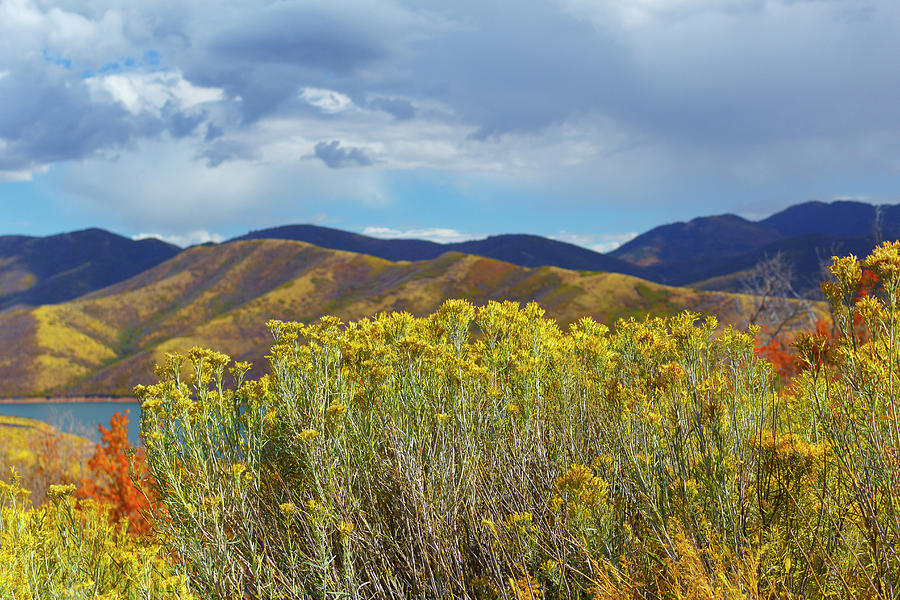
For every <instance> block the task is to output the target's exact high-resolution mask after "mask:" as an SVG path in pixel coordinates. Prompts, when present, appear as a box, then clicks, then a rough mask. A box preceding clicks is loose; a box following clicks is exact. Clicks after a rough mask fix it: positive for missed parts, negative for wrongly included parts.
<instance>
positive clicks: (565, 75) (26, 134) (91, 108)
mask: <svg viewBox="0 0 900 600" xmlns="http://www.w3.org/2000/svg"><path fill="white" fill-rule="evenodd" d="M898 31H900V3H898V2H896V0H516V1H515V2H512V1H507V0H490V1H485V0H453V1H452V2H447V1H445V0H442V1H432V0H422V1H419V2H406V1H403V0H390V1H387V0H385V1H381V0H340V1H339V2H335V1H333V0H331V1H328V2H295V1H291V0H282V1H272V0H266V1H262V0H242V1H241V2H230V3H223V2H219V1H215V2H213V1H206V0H154V1H153V2H146V1H145V0H115V1H112V0H78V1H70V0H60V1H55V2H46V1H42V0H0V234H7V233H10V234H11V233H16V234H27V235H47V234H52V233H58V232H63V231H72V230H76V229H83V228H86V227H102V228H105V229H109V230H111V231H116V232H118V233H121V234H123V235H128V236H132V237H141V236H158V237H162V238H163V239H167V240H169V241H172V242H174V243H177V244H179V245H187V244H191V243H197V242H203V241H208V240H213V241H219V240H222V239H227V238H229V237H232V236H236V235H240V234H242V233H245V232H247V231H249V230H253V229H261V228H265V227H272V226H277V225H284V224H289V223H316V224H320V225H323V226H328V227H335V228H339V229H345V230H350V231H356V232H361V233H367V234H370V235H376V236H381V237H420V238H427V239H433V240H435V241H459V240H463V239H473V238H479V237H484V236H486V235H489V234H496V233H534V234H539V235H545V236H549V237H553V238H555V239H560V240H564V241H569V242H573V243H577V244H580V245H583V246H586V247H589V248H593V249H596V250H599V251H608V250H611V249H613V248H615V247H616V245H617V244H620V243H622V242H624V241H626V240H628V239H630V237H633V236H634V235H635V234H636V233H639V232H643V231H646V230H648V229H650V228H652V227H654V226H656V225H659V224H662V223H667V222H673V221H679V220H689V219H691V218H694V217H697V216H702V215H712V214H722V213H729V212H730V213H736V214H740V215H742V216H745V217H747V218H753V219H758V218H762V217H765V216H767V215H769V214H771V213H773V212H776V211H778V210H780V209H782V208H784V207H786V206H789V205H791V204H796V203H798V202H804V201H808V200H821V201H831V200H834V199H844V198H852V199H859V200H863V201H867V202H873V203H897V202H900V186H898V184H900V77H898V75H897V74H898V72H900V69H898V67H900V64H898V62H900V36H898V35H897V32H898Z"/></svg>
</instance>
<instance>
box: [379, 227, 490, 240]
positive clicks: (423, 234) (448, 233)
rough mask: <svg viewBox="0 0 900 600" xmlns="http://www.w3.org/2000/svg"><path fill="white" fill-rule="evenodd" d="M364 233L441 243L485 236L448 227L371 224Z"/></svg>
mask: <svg viewBox="0 0 900 600" xmlns="http://www.w3.org/2000/svg"><path fill="white" fill-rule="evenodd" d="M362 233H363V235H368V236H371V237H377V238H383V239H403V240H409V239H412V240H429V241H432V242H437V243H439V244H452V243H454V242H465V241H467V240H474V239H479V238H481V237H484V236H483V235H480V234H476V233H464V232H462V231H457V230H456V229H450V228H446V227H430V228H422V229H393V228H391V227H375V226H369V227H366V228H365V229H363V231H362Z"/></svg>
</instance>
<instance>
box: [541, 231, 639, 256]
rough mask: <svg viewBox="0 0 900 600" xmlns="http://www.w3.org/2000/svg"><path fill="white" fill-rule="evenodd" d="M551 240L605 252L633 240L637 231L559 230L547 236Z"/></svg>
mask: <svg viewBox="0 0 900 600" xmlns="http://www.w3.org/2000/svg"><path fill="white" fill-rule="evenodd" d="M548 237H549V238H550V239H552V240H558V241H560V242H568V243H569V244H575V245H576V246H581V247H583V248H587V249H588V250H593V251H594V252H601V253H604V254H605V253H607V252H612V251H613V250H615V249H616V248H618V247H619V246H621V245H622V244H624V243H625V242H628V241H631V240H633V239H634V238H635V237H637V232H634V231H629V232H627V233H570V232H567V231H560V232H559V233H556V234H554V235H550V236H548Z"/></svg>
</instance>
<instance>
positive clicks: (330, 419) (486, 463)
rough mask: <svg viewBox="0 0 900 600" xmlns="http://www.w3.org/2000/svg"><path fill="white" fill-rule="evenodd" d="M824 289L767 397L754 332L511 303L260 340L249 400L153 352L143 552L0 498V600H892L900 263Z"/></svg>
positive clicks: (889, 250) (196, 361) (213, 364)
mask: <svg viewBox="0 0 900 600" xmlns="http://www.w3.org/2000/svg"><path fill="white" fill-rule="evenodd" d="M864 269H865V270H867V271H868V272H869V273H871V274H872V276H873V277H874V279H875V280H876V281H877V285H875V286H873V287H871V288H869V289H867V290H866V292H865V293H860V283H861V281H862V280H863V270H864ZM831 272H832V276H833V280H832V281H830V282H828V283H827V284H825V285H824V286H823V291H824V292H825V294H826V296H827V297H828V299H829V301H830V302H831V305H832V310H833V312H832V315H833V322H834V330H833V334H831V335H824V334H815V333H810V334H808V335H802V336H799V337H798V338H797V339H796V348H797V353H798V360H799V363H800V373H799V374H798V375H797V376H796V378H795V379H794V380H793V381H791V382H786V383H784V384H782V383H779V382H778V381H777V380H776V378H775V377H774V376H773V373H772V368H771V365H769V364H768V363H767V362H766V361H764V360H762V359H760V358H759V357H758V356H757V352H756V351H755V343H756V339H755V332H754V331H750V332H743V331H736V330H733V329H730V328H724V329H722V328H720V327H719V326H718V323H716V322H715V319H712V318H703V317H700V316H699V315H696V314H692V313H682V314H678V315H675V316H667V317H659V318H650V319H646V320H642V321H635V320H627V321H620V322H619V323H618V324H617V326H616V327H615V331H614V332H611V331H609V330H608V329H607V327H605V326H603V325H601V324H599V323H597V322H595V321H593V320H591V319H587V318H586V319H582V320H579V321H576V322H575V323H574V324H572V325H571V326H570V327H567V328H562V327H560V326H559V325H558V324H557V322H556V321H554V320H551V319H548V318H545V316H544V313H543V311H542V310H541V309H540V308H539V307H538V306H537V305H535V304H530V305H528V306H526V307H524V308H523V307H520V306H519V305H518V304H515V303H508V302H506V303H501V302H488V303H486V304H485V305H484V306H481V307H476V306H473V305H472V304H470V303H469V302H466V301H462V300H451V301H447V302H445V303H444V304H443V305H442V306H441V307H440V308H438V309H437V310H436V311H435V312H433V313H432V314H431V315H430V316H427V317H424V318H415V317H413V316H411V315H409V314H407V313H402V312H399V313H397V312H395V313H385V314H380V315H377V316H375V317H373V318H369V319H361V320H358V321H355V322H352V323H345V322H341V321H340V320H338V319H337V318H327V317H326V318H323V319H321V320H320V321H318V322H317V323H315V324H312V325H302V324H297V323H284V322H277V321H276V322H271V323H269V329H270V331H271V334H272V335H273V338H274V344H273V345H272V347H271V348H270V350H269V353H268V357H267V358H268V362H269V373H268V374H267V375H264V376H262V377H259V378H255V379H253V378H247V377H246V376H247V373H248V372H249V369H250V365H249V364H246V363H232V361H231V360H230V358H229V357H227V356H225V355H222V354H218V353H216V352H212V351H209V350H202V349H199V348H198V349H194V350H191V351H190V352H187V353H185V354H174V353H172V354H168V355H166V357H165V362H164V364H162V365H161V366H160V367H159V368H158V369H157V375H158V377H159V382H158V383H156V384H153V385H147V386H139V387H138V388H137V389H136V390H135V393H136V394H137V396H138V397H139V399H140V400H141V401H142V411H143V416H142V423H141V425H142V431H143V435H144V441H145V450H146V464H147V469H148V471H147V473H148V476H147V478H146V479H145V480H144V481H143V486H144V487H145V490H146V492H147V494H148V496H150V497H151V498H152V499H153V500H152V508H151V509H150V518H151V520H152V522H153V525H154V531H155V533H154V534H151V535H149V536H147V537H144V538H140V539H136V538H131V537H128V536H127V535H126V534H124V533H123V532H122V531H121V530H120V531H119V532H118V533H117V532H116V530H115V528H114V527H113V526H111V525H109V524H108V521H107V520H105V518H104V515H103V510H102V509H101V508H98V507H96V506H93V505H88V507H87V508H86V509H82V508H80V506H81V504H80V503H78V502H76V501H75V500H74V499H73V498H71V497H70V493H71V489H66V488H57V487H54V488H51V489H50V490H49V494H48V495H49V497H50V498H51V499H52V501H51V502H49V503H47V504H46V505H44V506H43V507H41V508H36V509H34V508H29V506H28V505H27V502H26V501H25V500H24V499H22V497H21V494H20V493H19V487H18V485H17V484H12V485H4V487H3V489H2V492H0V498H2V500H0V503H2V506H3V508H2V513H0V514H2V517H0V542H2V543H0V589H11V590H17V591H14V592H12V595H11V596H7V597H12V598H51V597H67V598H94V597H96V596H98V595H101V594H107V596H106V597H118V598H186V597H193V598H204V599H206V598H208V599H219V598H248V599H249V598H253V599H264V598H292V599H293V598H296V599H300V598H318V599H322V600H325V599H326V598H404V599H405V598H422V599H431V598H473V599H479V600H486V599H499V598H503V599H515V600H526V599H527V600H537V599H551V598H553V599H555V598H563V599H593V600H600V599H613V598H722V599H723V600H724V599H726V598H727V599H732V598H823V597H834V598H895V597H898V596H900V546H898V541H900V540H898V536H900V422H898V420H897V411H898V408H900V407H898V402H897V398H896V395H895V391H894V390H895V389H897V386H898V384H900V380H898V365H900V340H898V339H897V338H898V333H897V319H898V316H900V312H898V308H900V306H898V305H900V243H898V244H885V245H883V246H881V247H879V248H878V249H876V251H875V252H874V253H873V254H872V255H871V256H869V257H868V258H867V259H865V260H863V261H858V260H856V259H855V258H852V257H851V258H847V259H836V260H835V261H834V263H833V265H832V267H831ZM23 532H25V533H23ZM104 532H105V533H104ZM98 547H104V548H107V549H108V551H107V552H106V553H105V554H102V555H101V554H100V553H97V552H95V551H94V550H92V549H95V548H98ZM142 553H143V554H142ZM107 555H108V556H112V557H114V560H113V562H110V560H107V559H104V558H102V556H107ZM136 557H138V558H136ZM140 557H143V558H142V559H141V560H143V562H141V560H139V558H140ZM151 558H152V560H149V559H151ZM104 561H105V562H104ZM147 565H150V566H147ZM4 586H6V587H4ZM63 592H64V593H63ZM54 593H55V594H57V595H56V596H54V595H53V594H54Z"/></svg>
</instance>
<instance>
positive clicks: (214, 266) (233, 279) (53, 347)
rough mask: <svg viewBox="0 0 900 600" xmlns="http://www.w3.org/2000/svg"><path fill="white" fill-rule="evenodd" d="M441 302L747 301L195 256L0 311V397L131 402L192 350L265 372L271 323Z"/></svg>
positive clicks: (313, 252)
mask: <svg viewBox="0 0 900 600" xmlns="http://www.w3.org/2000/svg"><path fill="white" fill-rule="evenodd" d="M447 298H466V299H469V300H470V301H472V302H474V303H476V304H481V303H484V302H487V301H490V300H512V301H517V302H528V301H537V302H539V303H540V304H541V305H542V307H543V308H545V309H546V310H547V313H548V315H549V316H551V317H554V318H556V319H558V320H559V321H560V323H561V324H562V325H567V324H569V323H572V322H574V321H575V320H577V319H578V318H581V317H583V316H593V317H594V318H596V319H597V320H598V321H601V322H605V323H608V324H612V323H614V321H615V320H616V319H618V318H620V317H638V318H642V317H643V316H645V315H649V314H655V315H659V314H675V313H678V312H680V311H681V310H683V309H685V308H689V309H692V310H697V311H700V312H705V313H709V314H714V315H716V316H717V317H718V318H719V319H720V320H721V321H722V322H737V321H740V320H741V319H743V318H745V317H746V314H747V312H748V310H749V307H750V305H751V304H752V299H749V298H747V297H742V296H740V295H734V294H727V293H721V292H708V291H703V290H691V289H685V288H673V287H668V286H661V285H657V284H654V283H652V282H648V281H645V280H641V279H637V278H634V277H631V276H628V275H622V274H617V273H586V272H578V271H573V270H566V269H560V268H557V267H546V266H545V267H537V268H526V267H520V266H517V265H513V264H511V263H507V262H503V261H498V260H495V259H491V258H486V257H481V256H474V255H469V254H461V253H457V252H447V253H444V254H441V255H440V256H438V257H437V258H435V259H431V260H427V261H414V262H410V261H397V262H393V261H387V260H385V259H380V258H377V257H372V256H369V255H364V254H358V253H350V252H346V251H338V250H328V249H324V248H320V247H317V246H313V245H310V244H306V243H303V242H294V241H286V240H248V241H242V242H234V243H230V244H223V245H218V246H197V247H193V248H190V249H187V250H185V251H183V252H181V253H179V254H178V255H176V256H174V257H173V258H171V259H169V260H168V261H166V262H164V263H161V264H159V265H157V266H155V267H153V268H151V269H149V270H147V271H145V272H142V273H140V274H138V275H136V276H134V277H132V278H130V279H128V280H125V281H122V282H119V283H117V284H115V285H113V286H109V287H107V288H104V289H102V290H97V291H95V292H92V293H91V294H88V295H86V296H83V297H81V298H78V299H75V300H71V301H68V302H64V303H60V304H55V305H44V306H38V307H31V308H28V307H17V308H13V309H9V310H6V311H0V396H26V395H80V394H87V393H90V394H109V395H123V394H128V393H129V392H130V390H131V387H132V386H133V385H135V384H137V383H148V382H149V381H152V369H153V365H154V364H156V363H158V362H160V361H161V360H162V359H163V355H164V353H165V352H169V351H186V350H187V349H189V348H190V347H192V346H195V345H199V346H207V347H212V348H216V349H217V350H220V351H224V352H226V353H229V354H230V355H232V356H233V357H234V358H235V359H236V360H251V361H253V362H254V363H255V365H256V367H255V369H256V370H257V372H256V373H255V374H257V375H258V374H261V373H262V372H263V369H264V361H263V356H264V354H265V352H266V349H267V348H268V346H269V344H270V343H271V339H270V337H269V335H268V332H267V331H266V329H265V323H266V322H267V321H269V320H270V319H280V320H299V321H305V322H309V321H313V320H316V319H318V318H319V317H321V316H324V315H326V314H330V315H336V316H338V317H340V318H342V319H344V320H346V321H350V320H358V319H361V318H363V317H366V316H369V315H372V314H375V313H377V312H383V311H394V310H406V311H409V312H412V313H413V314H416V315H420V316H421V315H425V314H428V313H430V312H432V311H433V310H435V309H436V308H437V307H439V306H440V304H441V303H442V302H443V301H444V300H446V299H447Z"/></svg>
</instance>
